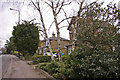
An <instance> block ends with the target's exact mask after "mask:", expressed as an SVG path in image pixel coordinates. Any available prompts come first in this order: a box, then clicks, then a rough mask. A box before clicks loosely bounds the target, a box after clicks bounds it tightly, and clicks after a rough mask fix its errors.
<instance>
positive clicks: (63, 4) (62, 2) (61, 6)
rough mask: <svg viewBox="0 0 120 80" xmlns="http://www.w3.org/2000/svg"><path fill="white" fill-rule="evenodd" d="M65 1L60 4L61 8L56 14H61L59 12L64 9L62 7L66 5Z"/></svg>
mask: <svg viewBox="0 0 120 80" xmlns="http://www.w3.org/2000/svg"><path fill="white" fill-rule="evenodd" d="M64 2H65V0H63V1H62V3H61V6H60V8H59V10H58V12H57V13H56V15H58V14H59V12H60V11H61V9H62V7H63V5H64Z"/></svg>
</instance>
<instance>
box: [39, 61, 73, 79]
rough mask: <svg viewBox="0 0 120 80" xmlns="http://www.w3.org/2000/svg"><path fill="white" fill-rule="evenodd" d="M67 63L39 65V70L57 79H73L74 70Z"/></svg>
mask: <svg viewBox="0 0 120 80" xmlns="http://www.w3.org/2000/svg"><path fill="white" fill-rule="evenodd" d="M69 67H70V65H69V64H67V63H66V62H51V63H49V64H48V63H47V64H42V65H41V64H39V66H38V68H39V69H43V70H45V71H47V72H48V73H49V74H51V75H52V76H53V77H54V78H56V79H67V78H71V77H72V75H73V74H72V72H71V71H72V69H70V68H69Z"/></svg>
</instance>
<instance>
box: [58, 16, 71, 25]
mask: <svg viewBox="0 0 120 80" xmlns="http://www.w3.org/2000/svg"><path fill="white" fill-rule="evenodd" d="M71 18H72V17H68V18H65V19H63V20H61V21H60V22H59V23H58V25H59V24H61V23H62V22H63V21H65V20H67V19H71Z"/></svg>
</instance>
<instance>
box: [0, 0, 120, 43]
mask: <svg viewBox="0 0 120 80" xmlns="http://www.w3.org/2000/svg"><path fill="white" fill-rule="evenodd" d="M23 1H24V5H23V3H22V2H23ZM28 1H30V0H0V40H1V41H3V43H2V45H3V44H4V43H5V41H6V40H9V38H10V37H11V36H12V31H13V26H15V25H16V23H17V22H18V12H17V11H13V10H10V9H9V8H14V9H20V18H21V20H31V19H34V18H36V22H37V21H39V18H38V17H39V15H38V14H37V11H36V10H34V9H33V8H32V7H30V6H28V5H27V4H28ZM92 1H95V0H86V2H92ZM99 1H104V2H105V4H108V3H109V2H111V1H113V2H114V3H116V4H118V2H119V1H120V0H99ZM73 6H74V5H71V6H69V7H66V10H67V11H68V16H72V15H74V14H75V13H74V12H73V10H72V9H73ZM43 8H45V5H44V7H43ZM75 9H77V6H74V10H75ZM76 11H77V10H76ZM43 14H44V21H45V22H46V26H47V28H49V25H50V24H51V22H52V21H53V17H52V13H50V9H49V8H46V9H45V10H44V11H43ZM62 16H63V14H61V15H60V17H58V18H60V19H61V18H62ZM66 25H67V24H65V23H63V24H61V26H66ZM52 32H54V33H56V32H55V27H54V24H53V26H52V28H51V29H50V31H49V37H50V36H52ZM60 32H61V34H60V36H61V37H63V38H66V39H69V32H68V30H67V27H66V28H62V29H60Z"/></svg>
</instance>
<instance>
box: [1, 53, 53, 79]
mask: <svg viewBox="0 0 120 80" xmlns="http://www.w3.org/2000/svg"><path fill="white" fill-rule="evenodd" d="M2 64H3V65H2V67H3V69H2V70H3V71H2V74H3V75H2V78H29V79H30V78H39V79H45V78H50V79H53V77H52V76H50V75H49V74H45V73H44V71H38V70H35V69H34V68H33V67H32V66H31V65H28V64H27V62H26V61H22V60H20V59H19V58H18V57H16V56H14V55H4V56H2Z"/></svg>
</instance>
